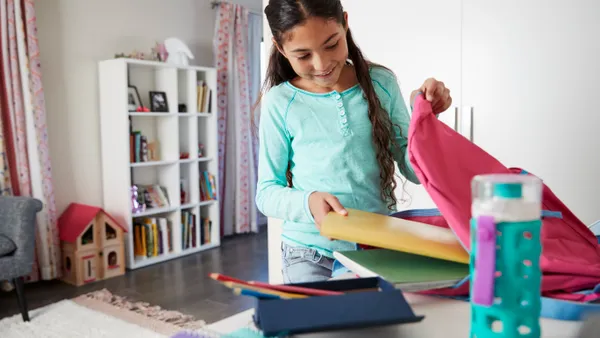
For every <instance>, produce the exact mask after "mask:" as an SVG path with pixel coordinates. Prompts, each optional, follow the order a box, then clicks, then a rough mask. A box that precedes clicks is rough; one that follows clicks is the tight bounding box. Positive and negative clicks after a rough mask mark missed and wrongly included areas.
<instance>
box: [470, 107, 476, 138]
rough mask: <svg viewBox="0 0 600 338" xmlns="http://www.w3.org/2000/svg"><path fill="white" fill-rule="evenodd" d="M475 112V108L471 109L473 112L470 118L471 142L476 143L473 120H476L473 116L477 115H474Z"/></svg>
mask: <svg viewBox="0 0 600 338" xmlns="http://www.w3.org/2000/svg"><path fill="white" fill-rule="evenodd" d="M474 111H475V108H474V107H471V111H470V114H471V116H470V117H469V118H470V123H469V139H470V140H471V142H474V140H473V138H474V137H473V135H474V134H475V127H474V126H473V120H474V117H473V115H475V114H473V112H474Z"/></svg>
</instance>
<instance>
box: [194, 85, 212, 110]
mask: <svg viewBox="0 0 600 338" xmlns="http://www.w3.org/2000/svg"><path fill="white" fill-rule="evenodd" d="M196 91H197V101H198V112H199V113H210V112H211V108H210V106H211V101H212V95H211V94H212V89H210V88H208V86H207V85H206V82H204V81H202V80H200V81H198V85H197V87H196Z"/></svg>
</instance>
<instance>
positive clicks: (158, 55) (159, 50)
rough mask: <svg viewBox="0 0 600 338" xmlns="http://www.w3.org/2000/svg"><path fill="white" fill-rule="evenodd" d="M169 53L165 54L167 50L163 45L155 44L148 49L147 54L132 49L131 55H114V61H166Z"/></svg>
mask: <svg viewBox="0 0 600 338" xmlns="http://www.w3.org/2000/svg"><path fill="white" fill-rule="evenodd" d="M168 56H169V53H168V52H167V48H166V47H165V44H164V43H159V42H157V43H156V45H155V46H154V47H152V48H151V49H150V52H149V53H144V52H140V51H138V50H137V49H134V50H133V51H132V52H131V53H129V54H125V53H117V54H115V59H119V58H126V59H135V60H148V61H160V62H165V61H167V57H168Z"/></svg>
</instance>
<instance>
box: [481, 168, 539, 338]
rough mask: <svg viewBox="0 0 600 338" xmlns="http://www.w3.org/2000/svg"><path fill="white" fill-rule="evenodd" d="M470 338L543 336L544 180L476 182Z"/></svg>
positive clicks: (497, 177) (487, 178)
mask: <svg viewBox="0 0 600 338" xmlns="http://www.w3.org/2000/svg"><path fill="white" fill-rule="evenodd" d="M471 188H472V206H471V215H472V218H471V253H470V255H471V257H470V272H471V274H470V276H471V277H470V288H471V290H470V291H471V292H470V296H471V297H470V302H471V335H470V336H471V338H475V337H476V338H491V337H494V338H495V337H506V338H512V337H515V338H516V337H519V338H521V337H527V338H539V337H540V335H541V330H540V324H539V318H540V311H541V278H542V275H541V270H540V265H539V260H540V255H541V251H542V247H541V239H540V233H541V226H542V222H541V214H542V210H541V205H542V203H541V201H542V182H541V180H540V179H539V178H537V177H535V176H530V175H519V174H490V175H481V176H476V177H475V178H473V181H472V186H471Z"/></svg>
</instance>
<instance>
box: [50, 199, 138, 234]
mask: <svg viewBox="0 0 600 338" xmlns="http://www.w3.org/2000/svg"><path fill="white" fill-rule="evenodd" d="M99 212H102V213H104V214H105V215H106V216H107V217H108V218H109V219H110V220H111V221H112V222H113V223H114V224H115V225H117V226H119V227H120V228H121V229H123V231H125V232H127V229H125V227H123V226H122V225H121V224H119V222H117V221H116V220H115V219H114V218H113V217H112V216H111V215H110V214H108V213H107V212H105V211H104V210H103V209H102V208H99V207H94V206H91V205H86V204H80V203H71V204H70V205H69V207H67V209H66V210H65V211H64V212H63V213H62V215H60V217H59V218H58V229H59V231H60V240H61V241H65V242H75V241H76V240H77V238H78V237H79V236H81V234H82V233H83V232H84V231H85V229H87V227H88V225H90V223H91V222H92V221H93V220H94V218H95V217H96V215H98V213H99Z"/></svg>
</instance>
